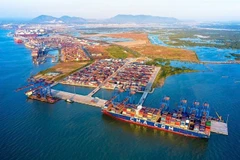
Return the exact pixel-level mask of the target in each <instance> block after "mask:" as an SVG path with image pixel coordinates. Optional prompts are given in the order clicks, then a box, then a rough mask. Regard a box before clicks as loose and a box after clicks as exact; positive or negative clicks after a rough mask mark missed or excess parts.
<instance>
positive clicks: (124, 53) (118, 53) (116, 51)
mask: <svg viewBox="0 0 240 160" xmlns="http://www.w3.org/2000/svg"><path fill="white" fill-rule="evenodd" d="M106 51H107V52H108V53H109V55H110V57H112V58H121V59H125V58H128V57H138V56H139V53H138V52H136V51H133V50H131V49H129V48H127V47H122V46H117V45H112V46H110V47H109V48H107V49H106Z"/></svg>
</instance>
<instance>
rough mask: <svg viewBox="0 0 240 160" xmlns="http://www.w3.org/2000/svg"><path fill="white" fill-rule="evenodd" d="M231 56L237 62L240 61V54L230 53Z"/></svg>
mask: <svg viewBox="0 0 240 160" xmlns="http://www.w3.org/2000/svg"><path fill="white" fill-rule="evenodd" d="M230 54H231V55H232V56H233V57H234V58H235V60H237V61H240V54H236V53H230Z"/></svg>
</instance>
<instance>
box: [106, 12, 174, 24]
mask: <svg viewBox="0 0 240 160" xmlns="http://www.w3.org/2000/svg"><path fill="white" fill-rule="evenodd" d="M178 21H179V20H178V19H176V18H172V17H158V16H150V15H124V14H119V15H117V16H115V17H112V18H110V19H108V20H107V22H111V23H176V22H178Z"/></svg>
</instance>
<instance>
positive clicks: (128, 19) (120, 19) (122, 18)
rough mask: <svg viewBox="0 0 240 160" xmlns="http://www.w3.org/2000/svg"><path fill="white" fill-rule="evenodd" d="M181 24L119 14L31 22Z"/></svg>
mask: <svg viewBox="0 0 240 160" xmlns="http://www.w3.org/2000/svg"><path fill="white" fill-rule="evenodd" d="M176 22H179V20H178V19H176V18H172V17H158V16H150V15H124V14H119V15H117V16H115V17H112V18H110V19H105V20H95V19H94V20H93V19H89V20H87V19H84V18H80V17H70V16H62V17H60V18H56V17H53V16H48V15H41V16H38V17H36V18H34V19H32V20H31V21H30V23H67V24H69V23H70V24H71V23H75V24H83V23H136V24H144V23H176Z"/></svg>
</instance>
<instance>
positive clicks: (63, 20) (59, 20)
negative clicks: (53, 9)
mask: <svg viewBox="0 0 240 160" xmlns="http://www.w3.org/2000/svg"><path fill="white" fill-rule="evenodd" d="M30 22H31V23H78V24H79V23H86V22H87V20H85V19H83V18H80V17H69V16H62V17H60V18H56V17H53V16H48V15H41V16H38V17H36V18H34V19H32V20H31V21H30Z"/></svg>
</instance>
